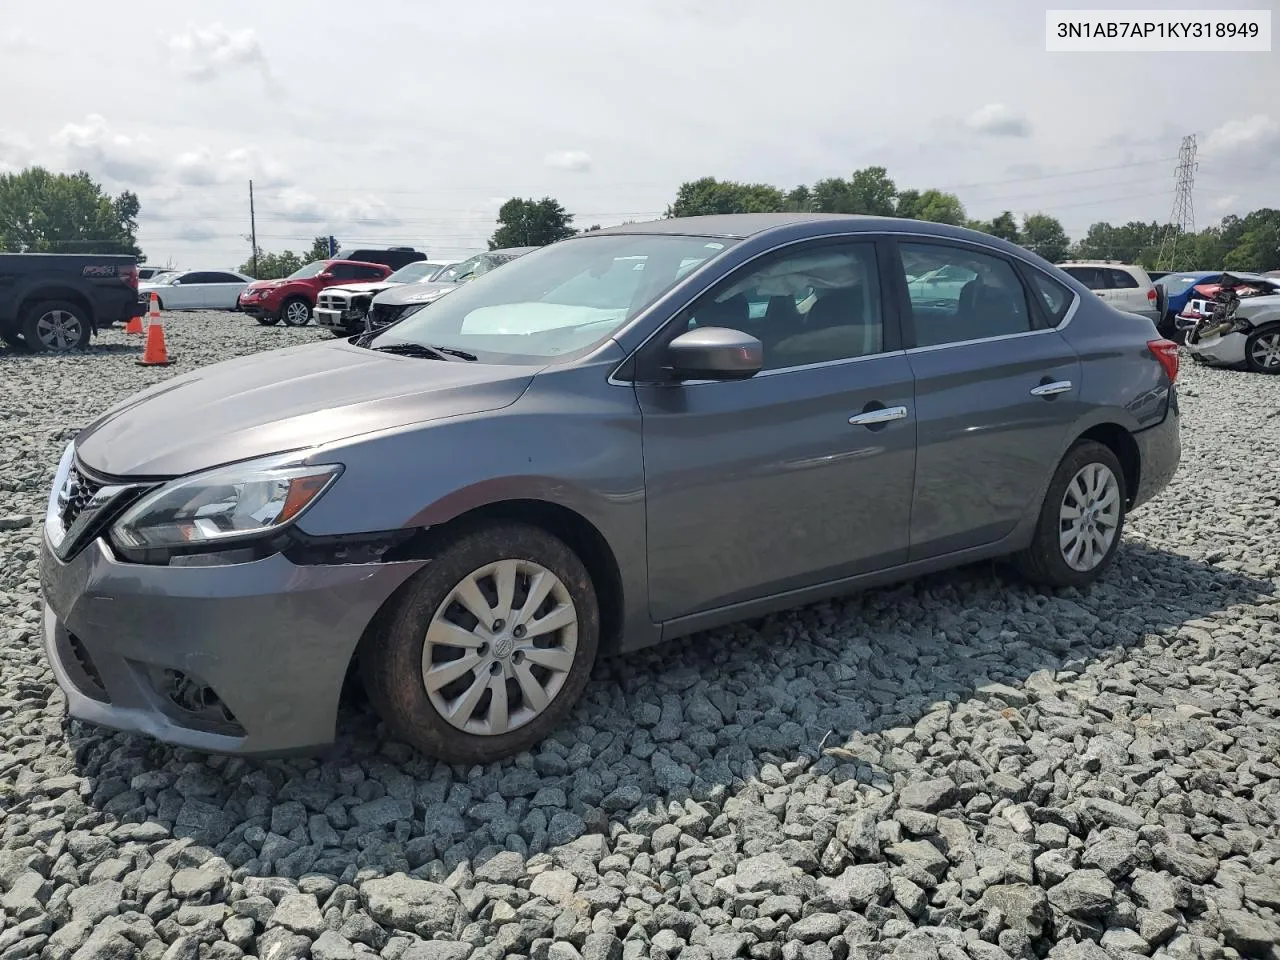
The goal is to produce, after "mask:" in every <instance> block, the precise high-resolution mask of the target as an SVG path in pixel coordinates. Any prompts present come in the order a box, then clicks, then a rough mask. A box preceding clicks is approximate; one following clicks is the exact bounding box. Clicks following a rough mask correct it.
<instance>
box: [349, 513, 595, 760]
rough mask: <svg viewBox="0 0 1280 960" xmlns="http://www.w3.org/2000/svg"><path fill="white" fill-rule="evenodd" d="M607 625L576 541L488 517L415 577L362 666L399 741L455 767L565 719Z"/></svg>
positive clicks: (506, 753)
mask: <svg viewBox="0 0 1280 960" xmlns="http://www.w3.org/2000/svg"><path fill="white" fill-rule="evenodd" d="M599 631H600V615H599V607H598V605H597V599H596V593H595V588H594V586H593V585H592V582H591V577H590V575H589V574H588V572H587V570H586V567H585V566H584V565H583V563H582V561H581V560H580V559H579V558H578V556H577V555H576V554H575V553H574V552H573V551H572V550H571V549H570V548H569V547H568V546H566V545H565V544H564V543H563V542H562V541H560V540H559V539H557V538H556V537H553V536H551V535H550V534H548V533H546V532H544V531H543V530H541V529H539V528H537V527H533V526H530V525H527V524H522V523H489V524H484V525H482V526H479V527H476V528H474V529H472V530H471V531H470V532H468V533H465V534H463V535H461V536H459V537H457V538H456V539H454V540H453V541H451V542H450V543H448V545H446V546H445V547H444V548H443V549H442V550H440V551H439V553H437V554H436V555H435V556H434V557H433V558H432V560H431V563H430V564H429V565H428V566H427V568H426V569H425V570H423V571H422V572H421V573H420V574H419V575H418V576H417V578H416V579H415V580H412V581H410V584H409V586H408V588H407V590H406V592H405V594H404V596H403V597H402V599H401V600H400V601H399V602H398V603H397V604H396V606H395V607H394V608H392V609H391V610H389V611H388V613H387V615H386V618H385V620H384V621H383V623H382V624H381V627H380V629H377V630H376V631H375V632H374V634H373V635H371V637H370V638H369V640H368V642H367V646H366V648H365V649H364V650H363V651H362V654H361V658H360V672H361V675H362V677H363V680H364V684H365V689H366V691H367V692H368V694H369V699H370V701H371V702H372V703H373V705H374V707H375V709H376V710H377V711H378V713H379V714H380V715H381V717H382V719H383V720H384V721H385V722H386V723H387V726H388V727H389V728H390V729H391V730H392V731H393V732H394V733H395V734H396V735H397V736H399V737H401V738H403V739H404V740H406V741H407V742H409V743H411V744H413V745H414V746H416V747H417V748H418V749H420V750H422V751H423V752H424V753H426V754H429V755H431V756H434V757H437V758H439V759H441V760H444V761H446V762H449V763H465V764H477V763H479V764H485V763H492V762H494V761H497V760H501V759H504V758H507V757H510V756H512V755H514V754H517V753H519V752H521V751H523V750H527V749H529V748H530V747H532V746H533V745H535V744H536V743H538V742H539V741H541V740H542V739H544V738H545V737H546V736H547V735H548V734H550V733H551V732H553V731H554V730H555V729H556V727H557V726H558V725H559V724H560V723H561V722H562V721H563V720H564V718H565V717H566V716H567V715H568V714H569V711H570V710H571V709H572V708H573V705H574V703H575V702H576V701H577V699H578V697H579V696H580V695H581V694H582V690H583V688H584V687H585V686H586V684H587V680H588V679H589V677H590V673H591V667H592V665H593V663H594V662H595V657H596V649H597V645H598V642H599Z"/></svg>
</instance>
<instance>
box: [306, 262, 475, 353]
mask: <svg viewBox="0 0 1280 960" xmlns="http://www.w3.org/2000/svg"><path fill="white" fill-rule="evenodd" d="M452 266H454V264H452V263H448V262H442V261H436V260H417V261H414V262H413V263H408V264H405V265H404V266H403V267H401V268H400V269H399V270H397V271H396V272H395V273H393V274H391V275H390V276H388V277H385V278H384V279H382V280H371V281H366V282H364V283H344V284H342V285H341V286H337V287H329V288H328V289H327V290H323V291H321V293H320V295H319V296H318V297H317V298H316V308H315V310H314V311H313V315H314V316H315V321H316V324H317V326H322V327H324V328H325V329H327V330H328V331H329V332H330V333H332V334H333V335H334V336H335V337H349V336H352V335H354V334H357V333H360V332H361V331H363V330H364V329H365V322H364V321H365V315H366V314H368V312H369V305H370V304H371V303H372V302H373V298H374V297H375V296H377V295H378V294H380V293H382V291H384V290H390V289H391V288H392V287H398V286H400V285H401V284H405V283H430V282H431V281H432V280H434V279H435V278H436V277H438V276H439V275H440V274H441V273H443V272H444V271H445V270H447V269H448V268H449V267H452Z"/></svg>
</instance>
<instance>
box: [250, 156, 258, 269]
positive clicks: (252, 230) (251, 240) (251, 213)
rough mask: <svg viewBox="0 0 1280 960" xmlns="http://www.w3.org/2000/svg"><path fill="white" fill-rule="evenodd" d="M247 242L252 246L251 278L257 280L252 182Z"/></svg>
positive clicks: (251, 185)
mask: <svg viewBox="0 0 1280 960" xmlns="http://www.w3.org/2000/svg"><path fill="white" fill-rule="evenodd" d="M249 242H250V243H252V244H253V258H252V259H253V278H254V279H255V280H256V279H258V221H257V219H256V218H255V217H254V215H253V181H252V180H250V181H249Z"/></svg>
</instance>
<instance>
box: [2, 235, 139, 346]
mask: <svg viewBox="0 0 1280 960" xmlns="http://www.w3.org/2000/svg"><path fill="white" fill-rule="evenodd" d="M145 312H146V307H145V306H144V304H143V303H142V301H141V300H139V299H138V259H137V257H133V256H116V255H105V254H104V255H96V254H84V255H82V254H71V253H0V340H3V341H4V342H5V343H7V344H9V346H11V347H17V346H24V345H25V346H26V347H27V349H29V350H37V351H54V352H62V351H66V350H80V349H83V348H84V347H86V346H88V344H89V337H90V336H91V335H92V334H95V333H97V332H98V329H99V328H100V327H109V326H111V324H113V323H116V322H117V321H126V320H128V319H129V318H130V317H139V316H141V315H142V314H143V313H145Z"/></svg>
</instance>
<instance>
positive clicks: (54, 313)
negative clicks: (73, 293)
mask: <svg viewBox="0 0 1280 960" xmlns="http://www.w3.org/2000/svg"><path fill="white" fill-rule="evenodd" d="M89 333H90V329H89V317H88V316H87V315H86V314H85V311H84V309H83V308H82V307H80V306H78V305H77V304H74V303H69V302H68V301H66V300H46V301H44V302H43V303H36V304H33V305H32V306H31V308H30V309H29V310H28V311H27V316H26V320H25V321H24V323H23V325H22V339H23V340H25V341H26V343H27V346H28V347H30V348H31V349H32V350H42V351H48V352H51V353H66V352H67V351H70V350H83V349H84V348H85V347H87V346H88V345H89Z"/></svg>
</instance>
